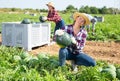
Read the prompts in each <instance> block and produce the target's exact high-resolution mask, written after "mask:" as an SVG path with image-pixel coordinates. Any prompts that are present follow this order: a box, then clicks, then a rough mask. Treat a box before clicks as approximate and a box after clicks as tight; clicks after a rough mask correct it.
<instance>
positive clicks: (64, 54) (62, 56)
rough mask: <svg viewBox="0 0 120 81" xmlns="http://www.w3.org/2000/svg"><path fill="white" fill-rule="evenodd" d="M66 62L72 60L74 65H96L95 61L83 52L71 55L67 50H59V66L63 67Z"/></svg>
mask: <svg viewBox="0 0 120 81" xmlns="http://www.w3.org/2000/svg"><path fill="white" fill-rule="evenodd" d="M66 60H74V61H75V64H76V65H84V66H95V65H96V61H95V60H94V59H92V58H91V57H90V56H88V55H87V54H85V53H83V52H82V53H80V54H72V53H71V52H70V51H68V49H67V48H61V49H60V50H59V65H60V66H64V65H65V61H66Z"/></svg>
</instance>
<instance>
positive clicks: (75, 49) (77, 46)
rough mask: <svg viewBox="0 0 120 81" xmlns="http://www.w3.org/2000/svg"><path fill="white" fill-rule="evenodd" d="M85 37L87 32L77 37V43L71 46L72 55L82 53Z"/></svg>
mask: <svg viewBox="0 0 120 81" xmlns="http://www.w3.org/2000/svg"><path fill="white" fill-rule="evenodd" d="M86 37H87V32H83V33H82V34H81V36H79V37H77V39H76V41H77V43H76V44H72V49H73V54H78V53H79V52H81V51H82V49H83V48H84V46H85V42H86Z"/></svg>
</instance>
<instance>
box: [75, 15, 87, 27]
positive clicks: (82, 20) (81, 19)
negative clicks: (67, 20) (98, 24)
mask: <svg viewBox="0 0 120 81" xmlns="http://www.w3.org/2000/svg"><path fill="white" fill-rule="evenodd" d="M75 23H76V24H78V25H79V26H83V25H84V24H85V19H84V18H83V17H80V16H79V17H77V18H76V21H75Z"/></svg>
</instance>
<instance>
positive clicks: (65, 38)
mask: <svg viewBox="0 0 120 81" xmlns="http://www.w3.org/2000/svg"><path fill="white" fill-rule="evenodd" d="M58 31H59V30H58ZM60 31H61V32H58V33H57V34H56V43H57V44H58V45H59V46H60V47H62V48H64V47H66V46H69V45H71V43H72V40H71V37H70V35H69V34H68V33H66V32H62V31H63V30H60Z"/></svg>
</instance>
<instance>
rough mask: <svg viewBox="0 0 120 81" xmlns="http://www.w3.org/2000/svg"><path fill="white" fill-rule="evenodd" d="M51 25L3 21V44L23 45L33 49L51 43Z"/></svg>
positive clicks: (25, 47)
mask: <svg viewBox="0 0 120 81" xmlns="http://www.w3.org/2000/svg"><path fill="white" fill-rule="evenodd" d="M50 27H51V24H50V23H37V24H20V23H18V22H6V23H2V45H6V46H16V47H22V48H24V49H25V50H27V51H31V50H32V48H33V47H37V46H42V45H45V44H49V43H50Z"/></svg>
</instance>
